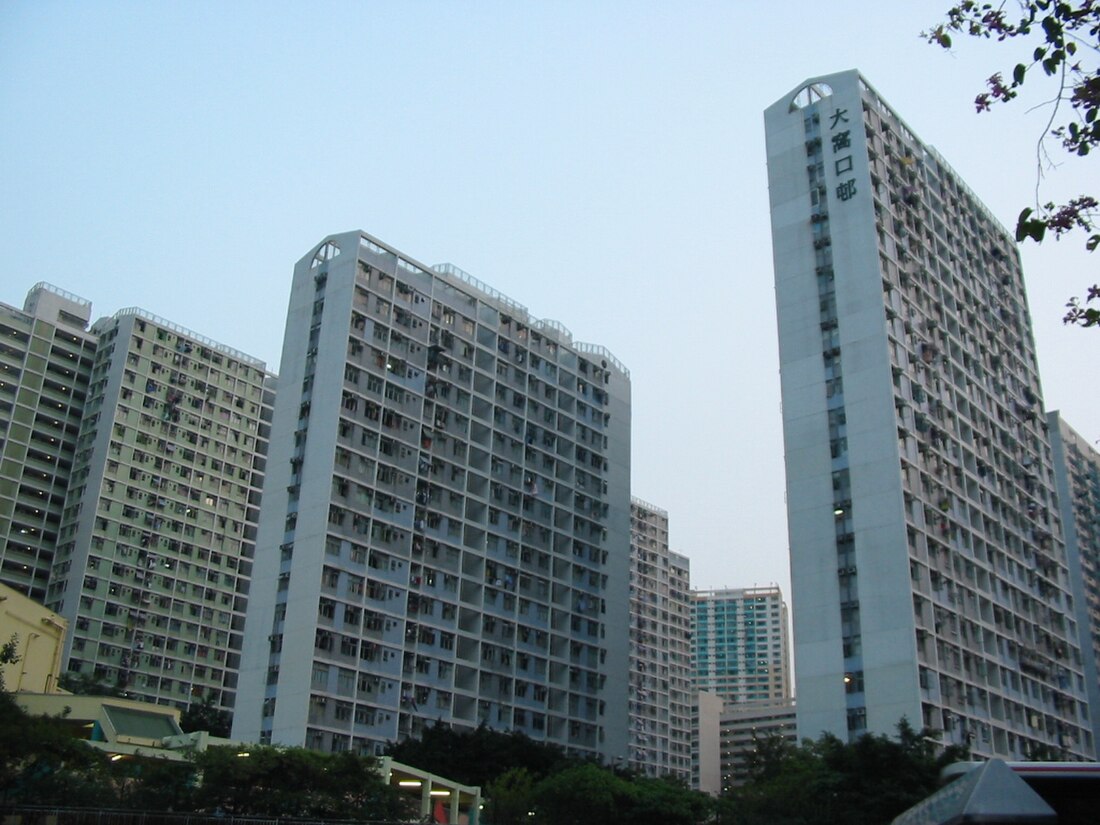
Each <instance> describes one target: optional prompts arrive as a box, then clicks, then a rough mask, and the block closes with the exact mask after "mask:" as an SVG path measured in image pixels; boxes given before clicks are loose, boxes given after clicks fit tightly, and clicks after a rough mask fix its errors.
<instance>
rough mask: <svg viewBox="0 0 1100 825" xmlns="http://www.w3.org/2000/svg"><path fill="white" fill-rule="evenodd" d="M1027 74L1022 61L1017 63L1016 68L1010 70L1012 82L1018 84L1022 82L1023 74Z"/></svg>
mask: <svg viewBox="0 0 1100 825" xmlns="http://www.w3.org/2000/svg"><path fill="white" fill-rule="evenodd" d="M1026 74H1027V66H1025V65H1024V64H1023V63H1017V64H1016V68H1015V69H1013V70H1012V83H1013V85H1016V86H1019V85H1021V84H1022V83H1023V82H1024V75H1026Z"/></svg>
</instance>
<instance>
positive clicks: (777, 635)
mask: <svg viewBox="0 0 1100 825" xmlns="http://www.w3.org/2000/svg"><path fill="white" fill-rule="evenodd" d="M692 627H693V629H692V646H693V657H692V658H693V666H694V669H695V676H694V678H695V688H696V690H703V691H708V692H710V693H715V694H717V695H718V696H720V697H721V698H722V700H723V701H724V702H725V703H726V707H727V708H728V707H731V706H733V705H737V704H741V703H744V702H760V701H780V700H783V699H788V698H790V695H791V668H790V643H789V642H788V641H787V640H788V627H787V605H786V603H785V602H784V601H783V593H782V592H781V591H780V589H779V588H778V587H776V586H770V587H747V588H724V589H719V590H696V591H694V592H693V593H692Z"/></svg>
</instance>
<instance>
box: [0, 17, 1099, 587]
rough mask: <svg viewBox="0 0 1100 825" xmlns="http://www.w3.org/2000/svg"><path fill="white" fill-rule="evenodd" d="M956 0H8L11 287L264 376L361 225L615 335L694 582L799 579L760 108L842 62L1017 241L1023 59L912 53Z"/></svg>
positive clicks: (1044, 275) (1035, 306)
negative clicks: (302, 302)
mask: <svg viewBox="0 0 1100 825" xmlns="http://www.w3.org/2000/svg"><path fill="white" fill-rule="evenodd" d="M947 5H948V2H947V0H941V1H940V2H923V1H922V2H906V3H883V2H881V0H875V2H841V3H833V4H822V3H812V2H801V1H800V0H796V1H795V2H786V3H782V4H778V3H767V4H765V3H751V2H725V3H715V2H709V3H708V2H698V3H694V2H676V3H672V2H668V3H650V2H588V3H582V2H499V3H497V2H477V3H461V2H451V3H444V2H392V3H370V2H358V3H350V2H349V3H333V2H323V1H322V2H312V3H309V4H308V5H307V4H304V3H286V2H267V3H249V2H232V3H212V2H191V3H167V2H153V3H150V2H136V3H123V2H98V3H88V2H82V3H65V2H50V0H40V1H39V2H20V1H18V0H16V1H14V2H13V0H2V2H0V123H2V124H3V127H2V129H0V248H2V249H3V250H4V257H5V262H4V265H3V268H2V269H0V272H2V277H3V281H2V283H3V289H2V290H0V300H3V301H6V302H8V303H14V304H21V303H22V300H23V296H24V294H25V292H26V290H27V289H28V288H29V287H30V286H31V285H32V284H33V283H35V282H37V281H39V280H46V281H49V282H51V283H54V284H56V285H58V286H61V287H63V288H66V289H69V290H70V291H73V292H76V293H77V294H79V295H82V296H84V297H86V298H89V299H91V300H93V301H94V303H95V309H96V311H97V313H98V314H109V313H112V312H114V311H116V310H117V309H119V308H122V307H126V306H141V307H143V308H145V309H147V310H149V311H151V312H154V313H157V314H159V315H162V316H165V317H167V318H170V319H172V320H174V321H176V322H177V323H180V324H183V325H184V326H187V327H190V328H191V329H193V330H196V331H198V332H201V333H203V334H206V335H208V336H210V337H212V338H214V339H216V340H219V341H222V342H224V343H226V344H229V345H230V346H233V347H236V348H238V349H241V350H244V351H246V352H249V353H252V354H255V355H257V356H259V357H261V358H264V359H266V360H267V361H268V362H269V364H270V365H271V366H272V367H277V366H278V358H279V351H280V340H281V336H282V329H283V321H284V312H285V307H286V300H287V296H288V292H289V283H290V273H291V268H292V266H293V264H294V262H295V261H296V260H297V259H298V258H299V257H301V256H302V255H304V254H305V253H306V252H307V250H308V249H309V248H310V247H311V246H312V245H313V244H315V243H316V242H318V241H319V240H320V239H321V238H322V237H324V236H325V235H326V234H329V233H331V232H336V231H343V230H348V229H364V230H366V231H367V232H370V233H372V234H374V235H376V236H378V237H380V238H381V239H383V240H385V241H386V242H388V243H391V244H393V245H395V246H397V247H398V248H399V249H401V250H403V251H405V252H406V253H408V254H409V255H411V256H412V257H414V258H417V259H419V260H421V261H423V262H425V263H428V264H435V263H441V262H444V261H450V262H452V263H454V264H456V265H457V266H460V267H462V268H463V269H465V270H466V271H468V272H470V273H471V274H473V275H475V276H476V277H478V278H480V279H481V280H483V281H485V282H486V283H488V284H491V285H493V286H494V287H496V288H498V289H499V290H500V291H502V292H504V293H505V294H507V295H509V296H510V297H512V298H514V299H515V300H517V301H519V302H520V303H523V304H524V305H526V306H527V307H528V308H529V309H530V310H531V312H532V314H534V315H535V316H536V317H540V318H552V319H555V320H558V321H561V322H562V323H564V324H565V325H566V326H567V327H569V328H570V329H571V330H572V331H573V333H574V335H575V337H576V338H577V339H578V340H581V341H589V342H593V343H599V344H603V345H605V346H607V347H608V348H609V349H610V350H611V351H612V352H614V353H615V355H616V356H618V358H619V359H620V360H622V361H623V362H624V363H626V365H627V366H628V367H629V368H630V369H631V372H632V375H633V393H634V431H633V474H634V493H635V495H637V496H639V497H641V498H643V499H645V500H647V501H650V502H652V503H654V504H657V505H659V506H661V507H664V508H665V509H667V510H668V511H669V513H670V517H671V535H672V544H673V546H674V548H675V549H677V550H679V551H681V552H683V553H686V554H687V555H688V556H689V557H690V558H691V560H692V568H693V570H692V579H693V583H694V585H695V586H697V587H719V586H731V587H733V586H747V585H753V584H766V583H769V582H773V581H774V582H778V583H779V584H781V585H782V586H783V587H784V589H785V590H786V588H787V583H788V570H787V534H786V519H785V509H784V489H783V488H784V482H783V464H782V456H783V448H782V439H781V432H780V412H779V384H778V375H777V369H778V358H777V353H776V341H775V320H774V318H775V316H774V309H773V288H772V261H771V245H770V237H769V223H768V194H767V184H766V170H765V164H764V136H763V119H762V111H763V109H764V108H765V107H766V106H767V105H768V104H770V103H771V102H772V101H774V100H776V99H778V98H779V97H780V96H781V95H783V94H785V93H786V92H788V91H789V90H791V89H793V88H794V87H795V86H796V85H798V84H799V83H800V82H801V81H802V80H804V79H806V78H807V77H811V76H813V75H818V74H824V73H827V72H831V71H837V70H841V69H847V68H858V69H860V70H861V71H863V73H864V74H865V75H866V76H867V77H868V79H869V80H870V82H871V83H872V85H874V86H875V87H876V88H877V89H878V90H879V92H881V93H882V95H883V96H884V97H885V98H886V99H887V100H888V101H889V102H890V103H891V104H892V105H893V106H894V107H895V109H897V110H898V111H899V112H900V113H901V114H902V116H903V117H904V118H905V119H906V120H907V121H908V123H909V125H910V126H911V127H912V129H913V130H914V131H915V132H916V134H918V135H919V136H921V138H922V139H924V140H925V141H927V142H930V143H932V144H934V145H936V147H937V148H938V149H939V150H940V152H941V154H943V155H944V156H945V157H946V158H947V160H948V161H949V162H950V163H951V164H952V165H953V166H954V167H955V168H956V170H957V171H958V172H959V173H960V174H961V175H962V176H963V178H964V179H965V180H967V181H968V183H969V184H970V186H971V188H972V189H973V190H974V191H975V192H976V193H977V194H978V196H979V197H981V198H982V199H983V200H985V201H986V202H987V203H988V204H989V206H990V207H991V208H992V209H993V211H994V212H995V213H996V214H997V215H998V216H999V217H1000V218H1001V220H1002V222H1004V223H1005V224H1006V225H1014V223H1015V216H1016V214H1017V213H1018V212H1019V210H1020V209H1021V208H1022V207H1023V206H1024V205H1027V204H1028V203H1029V202H1030V201H1032V200H1033V197H1034V194H1033V189H1034V182H1035V173H1034V160H1033V158H1034V143H1035V139H1036V137H1037V136H1038V134H1039V133H1040V132H1041V131H1042V127H1043V123H1044V120H1045V117H1044V111H1043V110H1041V109H1040V110H1037V111H1032V112H1030V113H1029V112H1028V111H1027V109H1028V107H1029V106H1030V105H1031V104H1032V103H1038V102H1040V98H1038V97H1036V98H1034V99H1033V100H1030V101H1025V102H1024V104H1023V105H1014V106H1012V107H1008V108H1005V109H1004V110H1003V111H997V112H995V113H993V114H987V115H983V116H981V117H978V116H976V115H975V114H974V109H973V105H972V100H973V97H974V95H975V93H977V92H978V91H979V90H980V89H981V87H982V81H983V78H985V77H986V76H988V75H989V74H991V73H992V72H993V71H994V70H995V69H998V68H1009V67H1011V65H1012V64H1013V63H1014V62H1015V55H1012V56H1011V57H1010V56H1009V55H1008V54H1007V53H1006V51H1005V47H999V46H997V45H995V44H982V43H977V42H958V43H957V44H956V50H955V53H954V54H948V53H945V52H943V51H942V50H940V49H939V48H935V47H932V46H928V45H926V44H924V43H923V41H921V40H920V38H919V37H918V33H919V32H920V31H921V29H923V28H926V27H928V26H929V25H931V24H933V23H935V22H936V21H937V20H938V19H939V18H940V16H941V14H942V11H943V9H944V8H945V7H946V6H947ZM1098 170H1100V161H1096V160H1091V161H1084V162H1072V161H1070V162H1067V163H1066V164H1065V165H1064V166H1063V167H1062V168H1061V169H1059V170H1058V171H1057V172H1056V173H1054V176H1053V177H1052V178H1050V179H1049V180H1050V188H1049V189H1048V190H1047V192H1046V194H1047V195H1049V196H1050V197H1051V198H1054V197H1060V196H1062V195H1064V194H1076V191H1074V190H1078V189H1079V190H1086V189H1091V190H1092V191H1096V190H1098V189H1100V180H1098ZM1082 246H1083V243H1082V242H1081V241H1080V240H1079V239H1077V240H1067V241H1063V242H1062V243H1060V244H1053V243H1051V244H1047V245H1045V246H1043V247H1041V248H1036V247H1028V248H1026V250H1025V266H1026V269H1027V273H1028V284H1029V289H1030V297H1031V306H1032V314H1033V316H1034V318H1035V319H1036V322H1037V323H1036V326H1037V339H1038V347H1039V359H1040V368H1041V370H1042V375H1043V382H1044V388H1045V392H1046V401H1047V407H1048V408H1061V409H1062V410H1063V411H1064V413H1065V414H1066V416H1067V418H1068V419H1069V420H1070V421H1071V423H1072V424H1073V425H1074V426H1075V427H1076V428H1077V429H1078V430H1079V431H1080V432H1081V433H1082V434H1083V435H1084V436H1086V437H1087V438H1089V439H1090V440H1091V441H1094V442H1095V441H1096V440H1097V439H1098V438H1100V426H1098V424H1097V417H1096V410H1097V408H1098V407H1100V403H1098V402H1100V396H1098V393H1100V390H1098V386H1100V384H1098V382H1097V378H1096V375H1097V371H1096V367H1095V364H1096V352H1097V345H1098V343H1100V337H1098V336H1100V333H1096V332H1092V331H1081V330H1075V329H1066V328H1063V327H1062V325H1061V322H1060V318H1061V315H1062V311H1063V310H1062V305H1063V303H1064V302H1065V300H1066V298H1067V297H1068V296H1069V295H1071V294H1074V293H1080V292H1081V291H1082V290H1083V287H1084V286H1085V285H1086V284H1088V283H1092V282H1094V281H1095V280H1096V279H1097V276H1096V274H1095V270H1096V263H1097V260H1098V259H1096V258H1093V259H1091V260H1090V258H1089V256H1088V255H1087V254H1086V253H1084V252H1083V250H1082Z"/></svg>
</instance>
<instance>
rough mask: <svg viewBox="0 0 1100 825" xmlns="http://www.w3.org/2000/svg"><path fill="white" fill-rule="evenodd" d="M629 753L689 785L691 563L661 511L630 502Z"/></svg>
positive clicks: (643, 766)
mask: <svg viewBox="0 0 1100 825" xmlns="http://www.w3.org/2000/svg"><path fill="white" fill-rule="evenodd" d="M630 516H631V519H630V521H631V531H630V532H631V539H630V751H629V756H628V759H627V760H626V764H627V765H628V766H629V767H630V769H631V770H633V771H636V772H637V773H640V774H643V775H645V776H675V777H677V778H679V779H682V780H683V781H684V782H690V781H691V741H692V727H691V718H692V704H693V693H692V686H691V675H692V674H691V589H690V584H689V572H690V564H689V561H688V559H687V558H686V557H685V556H682V555H680V554H679V553H673V552H672V551H670V550H669V546H668V512H667V511H665V510H662V509H661V508H659V507H656V506H654V505H652V504H648V503H646V502H644V501H642V500H641V499H639V498H633V499H631V502H630Z"/></svg>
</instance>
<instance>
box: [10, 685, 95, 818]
mask: <svg viewBox="0 0 1100 825" xmlns="http://www.w3.org/2000/svg"><path fill="white" fill-rule="evenodd" d="M47 799H63V800H65V801H66V804H68V805H73V806H98V805H111V804H113V803H114V784H113V782H112V781H111V775H110V771H109V763H108V761H107V757H106V755H105V754H104V753H103V752H102V751H99V750H96V749H95V748H93V747H91V746H90V745H88V744H86V743H85V742H83V741H81V740H79V739H75V738H74V737H73V736H72V734H71V733H70V732H69V730H68V729H67V728H66V726H65V724H64V720H63V719H61V718H55V717H52V716H32V715H31V714H29V713H27V712H26V711H25V710H23V708H21V707H20V706H19V704H18V703H17V702H16V701H15V697H13V696H12V695H11V694H10V693H8V692H7V691H3V690H0V801H3V802H6V803H9V804H20V803H22V804H32V805H34V804H40V803H41V802H42V800H47Z"/></svg>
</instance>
